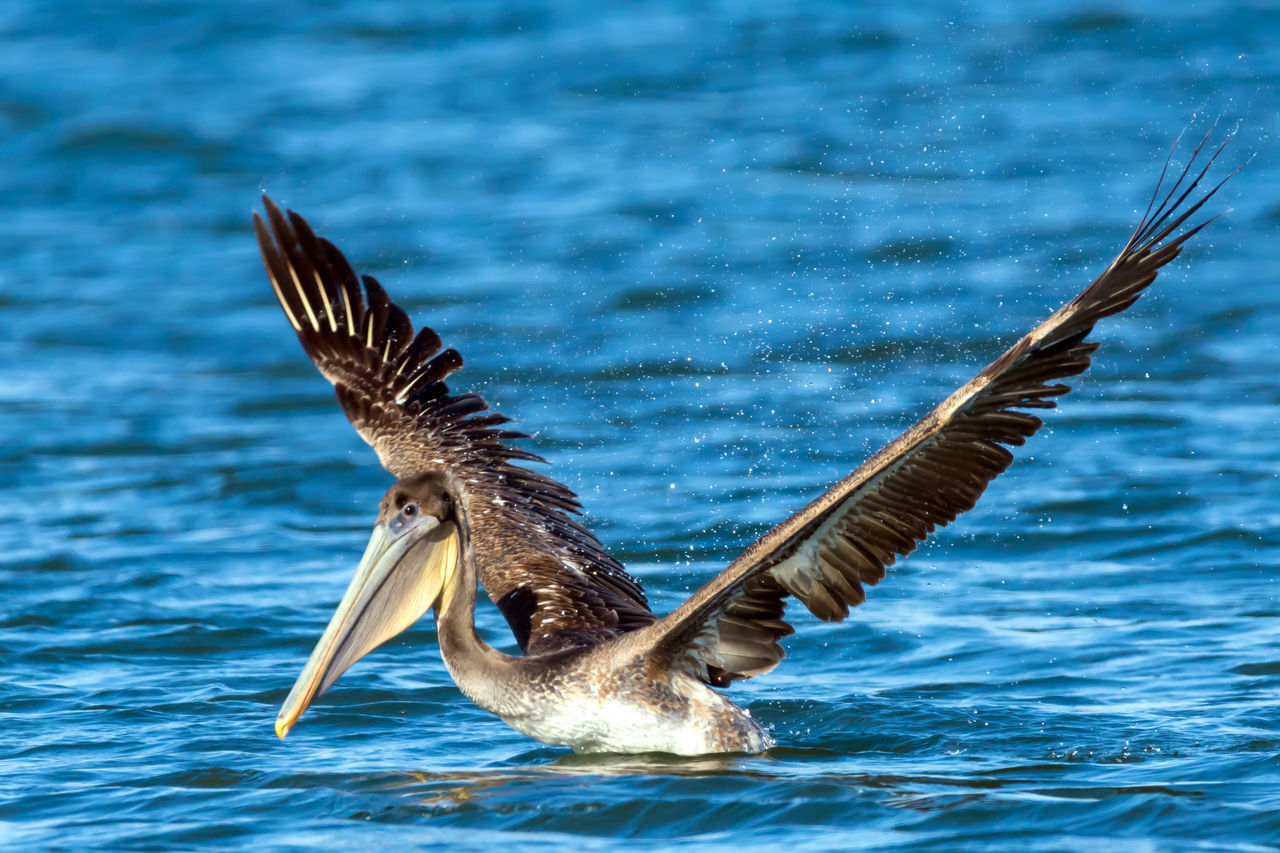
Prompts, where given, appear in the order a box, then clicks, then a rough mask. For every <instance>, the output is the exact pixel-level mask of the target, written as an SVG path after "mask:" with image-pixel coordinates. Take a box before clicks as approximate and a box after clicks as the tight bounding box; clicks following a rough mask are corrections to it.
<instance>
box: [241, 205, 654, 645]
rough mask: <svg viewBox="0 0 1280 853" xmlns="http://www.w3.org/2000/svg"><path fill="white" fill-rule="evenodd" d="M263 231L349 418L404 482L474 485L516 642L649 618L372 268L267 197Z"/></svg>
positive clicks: (603, 631)
mask: <svg viewBox="0 0 1280 853" xmlns="http://www.w3.org/2000/svg"><path fill="white" fill-rule="evenodd" d="M263 205H264V206H265V208H266V212H267V220H268V221H269V222H270V229H268V227H267V225H266V224H265V223H264V222H263V221H262V219H261V218H260V217H259V216H258V215H257V214H256V213H255V214H254V217H253V224H254V230H255V231H256V233H257V236H258V246H259V248H260V249H261V250H262V260H263V263H264V264H265V265H266V268H267V275H268V277H269V278H270V279H271V286H272V288H273V289H274V290H275V294H276V298H277V299H279V301H280V306H281V307H282V308H283V309H284V313H285V315H286V316H287V317H288V319H289V323H290V325H292V326H293V329H294V331H295V332H297V334H298V340H300V341H301V342H302V347H303V349H304V350H306V352H307V355H309V356H310V357H311V360H312V361H314V362H315V364H316V367H318V368H319V369H320V373H321V374H323V375H324V377H325V378H326V379H328V380H329V381H330V382H332V383H333V386H334V389H335V391H336V392H337V395H338V402H339V403H341V405H342V410H343V411H344V412H346V415H347V417H348V418H349V419H350V420H351V424H352V425H353V426H354V427H355V428H356V431H357V432H359V433H360V436H361V437H362V438H363V439H364V440H365V441H367V442H368V443H369V444H370V445H371V446H372V447H373V449H374V451H376V452H377V454H378V459H379V460H381V462H382V464H383V466H384V467H385V468H386V469H387V470H388V471H390V472H391V473H392V474H394V475H395V476H396V477H398V478H404V477H410V476H413V475H415V474H420V473H423V472H425V471H428V470H433V469H445V468H448V469H452V470H454V471H455V472H456V473H458V474H460V476H461V478H462V479H463V481H464V482H467V483H468V485H469V490H470V494H471V503H472V506H471V507H469V509H470V515H471V517H472V519H474V523H475V524H476V527H477V530H476V531H475V537H474V541H475V543H476V562H477V569H478V573H479V575H480V581H481V583H482V584H483V585H484V587H485V590H486V591H487V592H488V593H489V595H490V597H492V598H493V599H494V600H495V601H496V602H497V603H498V606H499V608H500V609H501V610H502V611H503V615H504V616H506V618H507V621H508V623H510V625H511V629H512V631H513V633H514V634H515V635H516V639H517V641H518V642H519V644H520V646H521V648H522V649H526V650H534V651H548V650H553V649H556V648H560V647H564V646H568V645H576V644H579V643H581V642H583V641H584V639H593V638H600V637H606V636H613V635H616V634H618V633H623V632H626V631H629V630H632V629H634V628H638V627H641V626H644V625H648V624H650V623H652V622H653V621H654V616H653V615H652V613H650V612H649V607H648V603H647V601H646V599H645V595H644V591H643V590H642V589H641V587H640V584H639V583H638V582H637V581H636V580H635V579H634V578H632V577H631V576H630V575H629V574H627V573H626V571H625V570H624V569H623V568H622V566H621V565H620V564H619V563H618V562H617V561H616V560H614V559H613V558H612V557H611V556H609V554H608V553H607V552H606V551H605V549H604V546H602V545H601V544H600V542H599V541H598V540H597V539H596V538H595V536H593V535H592V534H591V533H590V532H589V531H587V530H586V529H585V528H584V527H583V526H582V525H581V524H579V523H578V522H577V521H576V520H575V519H574V518H573V516H574V515H576V514H577V513H579V512H580V511H581V507H580V506H579V504H578V499H577V497H576V496H575V495H574V494H573V492H571V491H570V490H569V489H568V488H566V487H565V486H563V485H561V484H560V483H558V482H556V481H555V480H552V479H551V478H549V477H546V476H544V475H542V474H539V473H538V472H536V471H531V470H529V469H528V468H524V467H521V466H519V465H514V464H512V463H513V462H520V461H525V462H541V461H543V460H541V459H540V458H539V457H537V456H535V455H534V454H532V453H529V452H528V451H525V450H521V449H519V448H514V447H510V446H508V445H507V444H506V442H507V441H510V440H512V439H519V438H524V437H525V436H524V435H523V434H522V433H519V432H514V431H512V430H508V429H505V428H503V425H504V424H506V423H507V422H508V421H509V419H508V418H506V417H505V416H503V415H500V414H496V413H493V412H489V411H488V405H487V404H486V403H485V401H484V400H483V399H482V398H481V397H479V396H478V395H476V394H457V395H454V394H450V393H449V389H448V388H447V387H446V386H445V384H444V380H445V378H446V377H448V376H449V375H450V374H451V373H453V372H454V371H455V370H457V369H458V368H459V367H461V366H462V356H460V355H459V354H458V351H457V350H455V349H446V350H443V351H441V340H440V336H439V335H437V334H436V333H435V332H434V331H432V330H431V329H429V328H426V327H423V328H422V329H420V330H419V331H418V332H417V334H416V335H415V334H414V331H413V324H412V323H410V322H409V318H408V316H407V315H406V314H405V313H404V311H402V310H400V308H399V307H397V306H396V305H395V304H394V303H393V302H392V301H391V300H390V298H388V296H387V293H386V291H385V290H383V289H382V287H381V286H380V285H379V284H378V282H377V281H376V280H375V279H373V278H372V277H371V276H363V277H361V278H357V277H356V274H355V272H354V271H353V270H352V268H351V265H350V264H349V263H347V259H346V258H344V257H343V255H342V253H341V252H340V251H338V249H337V247H336V246H334V245H333V244H332V243H330V242H329V241H328V240H323V239H320V238H318V237H316V236H315V234H314V233H313V232H312V230H311V228H310V227H309V226H308V225H307V223H306V220H304V219H303V218H302V217H301V216H299V215H298V214H296V213H294V212H293V211H289V212H288V213H287V214H286V213H282V212H281V211H280V209H279V208H277V207H276V206H275V205H274V204H273V203H272V202H271V200H270V199H269V198H266V197H265V196H264V197H263Z"/></svg>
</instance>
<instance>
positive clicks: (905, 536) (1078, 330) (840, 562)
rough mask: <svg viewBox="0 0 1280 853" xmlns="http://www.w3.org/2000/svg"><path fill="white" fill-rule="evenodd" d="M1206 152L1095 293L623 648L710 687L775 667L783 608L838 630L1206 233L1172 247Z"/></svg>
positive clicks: (1146, 220) (961, 505)
mask: <svg viewBox="0 0 1280 853" xmlns="http://www.w3.org/2000/svg"><path fill="white" fill-rule="evenodd" d="M1207 139H1208V138H1207V137H1206V138H1205V140H1203V141H1202V142H1201V143H1200V145H1199V146H1197V147H1196V149H1195V151H1194V152H1193V153H1192V155H1191V158H1190V161H1189V162H1188V164H1187V167H1186V169H1184V171H1183V172H1182V174H1181V176H1180V177H1179V178H1178V179H1177V181H1175V182H1174V185H1173V188H1172V189H1171V190H1170V191H1169V193H1168V194H1167V195H1166V196H1165V197H1164V198H1163V199H1160V191H1161V186H1162V185H1163V182H1164V178H1165V175H1166V173H1167V170H1168V164H1166V166H1165V172H1162V173H1161V181H1160V184H1158V185H1157V187H1156V193H1155V194H1154V195H1153V196H1152V203H1151V205H1150V206H1149V207H1148V208H1147V212H1146V214H1145V215H1144V216H1143V219H1142V222H1141V223H1140V224H1139V225H1138V227H1137V229H1136V230H1135V231H1134V233H1133V235H1132V236H1131V237H1130V239H1129V241H1128V243H1127V244H1126V245H1125V247H1124V249H1123V250H1121V252H1120V254H1119V256H1117V257H1116V259H1115V260H1114V261H1112V263H1111V265H1110V266H1108V267H1107V269H1106V270H1105V271H1104V272H1103V273H1102V275H1100V276H1099V277H1098V278H1097V279H1096V280H1095V281H1094V282H1093V283H1092V284H1090V285H1089V286H1088V287H1086V288H1085V289H1084V290H1083V291H1081V292H1080V293H1079V294H1078V295H1077V296H1076V297H1075V298H1074V299H1072V300H1071V301H1070V302H1068V303H1067V304H1066V305H1064V306H1063V307H1062V308H1061V309H1059V310H1058V311H1057V312H1055V313H1054V314H1053V315H1052V316H1051V317H1050V318H1049V319H1048V320H1046V321H1045V322H1044V323H1042V324H1040V325H1039V326H1038V327H1036V328H1035V329H1034V330H1032V332H1031V333H1030V334H1028V335H1026V336H1025V337H1023V338H1022V339H1021V340H1019V341H1018V342H1017V343H1015V344H1014V345H1013V346H1012V347H1010V348H1009V349H1008V350H1007V351H1005V352H1004V353H1003V354H1002V355H1001V356H1000V357H999V358H997V359H996V360H995V361H994V362H992V363H991V364H990V365H989V366H988V367H987V368H986V369H984V370H982V371H981V372H980V373H979V374H978V375H977V376H976V377H974V378H973V379H972V380H971V381H970V382H968V383H966V384H965V385H964V386H963V387H962V388H960V389H959V390H958V391H956V392H955V393H954V394H952V395H951V396H950V397H948V398H947V399H946V400H944V401H943V402H942V404H941V405H939V406H938V407H937V408H935V409H934V410H933V411H932V412H930V413H929V414H927V415H925V417H924V418H922V419H921V420H920V421H919V422H918V423H916V424H915V425H914V426H912V427H911V428H910V429H908V430H907V431H906V432H905V433H903V434H902V435H900V436H898V438H896V439H894V440H893V441H892V442H890V443H889V444H888V445H887V446H885V447H884V448H883V449H881V450H880V451H879V452H878V453H876V454H875V455H874V456H872V457H871V458H870V459H869V460H867V461H866V462H865V463H863V464H862V465H861V466H860V467H859V468H858V469H857V470H855V471H854V472H853V473H851V474H849V476H847V477H845V478H844V479H843V480H841V481H840V482H838V483H836V484H835V485H834V486H832V487H831V488H830V489H828V490H827V492H826V493H824V494H823V495H822V496H821V497H819V498H817V499H816V500H815V501H813V502H812V503H810V504H809V505H808V506H807V507H805V508H804V509H803V510H801V511H800V512H798V513H796V514H795V515H793V516H792V517H791V518H789V519H787V520H786V521H784V522H783V523H781V524H779V525H778V526H777V527H775V528H773V529H772V530H770V531H769V532H768V533H766V534H765V535H764V536H763V537H762V538H761V539H760V540H759V541H757V542H756V543H755V544H753V545H752V546H751V547H750V548H748V549H747V550H746V552H745V553H743V555H742V556H741V557H739V558H738V559H737V560H735V561H734V563H733V564H732V565H730V566H729V567H728V568H727V569H725V570H724V571H723V572H721V573H720V575H718V576H717V577H716V578H715V579H714V580H712V581H711V583H709V584H707V585H706V586H705V587H703V588H702V589H701V590H699V591H698V592H697V593H696V594H695V595H694V596H693V597H692V598H690V599H689V601H687V602H685V604H683V605H682V606H680V607H679V608H678V609H677V610H676V611H675V612H674V613H672V614H671V615H670V616H667V617H666V618H664V619H663V620H661V621H660V622H658V623H657V624H656V625H653V626H652V627H650V628H647V629H645V630H644V631H643V632H642V633H640V634H637V635H636V636H635V637H634V638H633V643H634V646H633V648H634V649H635V650H636V651H637V652H638V653H640V654H642V655H648V656H650V658H651V659H652V660H654V661H655V663H656V664H658V665H666V666H676V667H678V668H683V669H685V670H686V671H688V672H690V673H692V674H694V675H696V676H698V677H701V678H703V679H706V680H707V681H708V682H710V683H712V684H724V683H727V682H728V681H731V680H733V679H740V678H749V677H751V676H753V675H758V674H760V673H763V672H767V671H768V670H769V669H771V668H772V667H773V666H774V665H776V664H777V662H778V661H779V660H781V659H782V655H783V651H782V648H781V646H779V645H778V643H777V640H778V639H779V638H781V637H783V636H785V635H786V634H788V633H790V630H791V629H790V626H788V625H787V624H786V623H785V622H783V621H782V620H781V616H782V608H783V604H784V599H785V597H786V596H787V595H794V596H796V597H797V598H798V599H800V601H801V602H803V603H804V604H805V606H806V607H808V608H809V610H811V611H812V612H813V613H814V614H815V615H817V616H818V617H819V618H821V619H825V620H829V621H835V620H840V619H843V618H845V617H846V616H847V615H848V613H849V608H850V607H855V606H857V605H858V604H860V603H862V601H863V599H864V597H865V593H864V587H865V586H868V585H874V584H876V583H877V582H878V581H879V580H880V579H881V578H883V577H884V575H885V568H886V567H887V566H891V565H893V563H894V561H895V560H896V559H897V558H898V557H901V556H906V555H907V554H909V553H911V551H912V550H914V549H915V547H916V545H917V543H919V542H920V541H922V540H923V539H924V538H925V537H926V536H928V535H929V533H931V532H933V530H934V529H935V528H937V527H940V526H943V525H946V524H949V523H950V522H952V521H954V520H955V518H956V516H957V515H959V514H960V513H962V512H964V511H965V510H968V509H971V508H972V507H973V505H974V503H975V502H976V501H977V499H978V498H979V497H980V496H981V495H982V492H983V491H984V490H985V489H986V487H987V484H988V483H990V482H991V480H992V479H994V478H995V477H996V476H998V475H999V474H1000V473H1001V472H1002V471H1004V470H1005V468H1007V467H1008V466H1009V464H1010V462H1012V461H1013V454H1011V453H1010V452H1009V450H1008V449H1007V447H1006V445H1008V446H1018V445H1021V444H1023V443H1024V442H1025V441H1026V439H1027V438H1028V437H1029V436H1031V435H1032V434H1034V433H1035V432H1036V430H1037V429H1039V427H1040V424H1041V421H1040V419H1039V418H1038V417H1036V416H1035V415H1032V414H1030V413H1028V412H1025V411H1020V410H1022V409H1033V410H1036V409H1051V408H1054V407H1055V406H1056V405H1057V403H1056V398H1057V397H1059V396H1061V395H1063V394H1065V393H1067V391H1068V390H1070V388H1069V386H1067V385H1064V384H1061V383H1059V382H1058V380H1060V379H1064V378H1066V377H1069V376H1074V375H1076V374H1079V373H1081V372H1083V371H1084V370H1085V369H1087V368H1088V366H1089V363H1090V360H1091V356H1092V354H1093V352H1094V350H1095V349H1097V346H1098V345H1097V344H1096V343H1093V342H1090V341H1086V340H1085V338H1086V337H1087V335H1088V334H1089V332H1090V331H1092V330H1093V326H1094V324H1095V323H1096V322H1097V321H1098V320H1099V319H1101V318H1102V317H1106V316H1109V315H1111V314H1114V313H1116V312H1118V311H1122V310H1124V309H1125V308H1127V307H1129V306H1130V305H1132V304H1133V303H1134V301H1135V300H1137V298H1138V296H1139V295H1140V294H1141V293H1142V291H1143V290H1144V289H1145V288H1146V287H1147V286H1149V285H1150V284H1151V282H1152V281H1154V280H1155V277H1156V273H1157V271H1158V270H1159V269H1160V268H1161V267H1162V266H1164V265H1165V264H1167V263H1169V262H1170V261H1172V260H1173V259H1174V258H1175V257H1177V255H1178V252H1179V251H1180V250H1181V247H1182V245H1183V244H1184V243H1185V242H1186V241H1187V240H1189V239H1190V238H1191V237H1192V236H1194V235H1195V234H1196V233H1197V232H1199V231H1200V229H1201V228H1203V227H1204V226H1205V225H1206V224H1208V222H1204V223H1200V224H1199V225H1196V226H1194V227H1192V228H1188V229H1187V230H1185V231H1183V232H1182V233H1181V234H1178V235H1177V236H1174V235H1175V234H1176V232H1177V230H1178V229H1179V228H1180V227H1181V226H1182V225H1183V224H1184V223H1185V222H1186V221H1187V219H1188V218H1189V217H1191V216H1192V215H1194V214H1195V213H1196V212H1197V211H1199V210H1200V208H1201V207H1202V206H1203V205H1204V203H1205V202H1206V201H1208V200H1209V199H1210V198H1211V197H1212V196H1213V194H1214V193H1215V192H1217V190H1218V189H1219V188H1220V187H1221V186H1222V183H1225V180H1226V179H1224V180H1223V182H1222V183H1219V184H1218V185H1217V186H1215V187H1213V188H1212V189H1210V190H1209V191H1208V192H1206V193H1205V194H1204V195H1203V196H1202V197H1201V198H1200V199H1199V200H1198V201H1196V202H1195V203H1194V204H1190V205H1189V206H1186V207H1183V204H1184V202H1186V201H1187V199H1188V198H1189V197H1190V195H1191V193H1192V192H1193V191H1194V190H1195V189H1196V187H1197V186H1198V185H1199V183H1200V181H1201V179H1202V178H1204V176H1205V173H1206V172H1207V171H1208V169H1209V166H1211V165H1212V164H1213V162H1214V160H1215V159H1216V158H1217V156H1218V154H1219V153H1221V151H1222V147H1223V146H1219V147H1218V149H1217V150H1216V151H1214V152H1213V153H1212V154H1211V155H1209V156H1208V158H1207V160H1208V162H1207V163H1205V164H1204V166H1203V168H1201V169H1200V171H1199V172H1198V173H1193V172H1192V168H1193V166H1195V165H1196V164H1197V160H1198V159H1199V155H1200V153H1201V151H1202V150H1203V149H1204V145H1205V142H1207ZM1224 145H1225V143H1224ZM1237 171H1238V170H1237ZM1232 174H1235V172H1232ZM1227 177H1228V178H1230V177H1231V175H1228V176H1227ZM1157 201H1159V204H1157V203H1156V202H1157ZM1209 221H1212V220H1209Z"/></svg>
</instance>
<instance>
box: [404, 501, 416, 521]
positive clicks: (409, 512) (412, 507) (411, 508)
mask: <svg viewBox="0 0 1280 853" xmlns="http://www.w3.org/2000/svg"><path fill="white" fill-rule="evenodd" d="M400 511H401V512H403V513H404V515H405V518H413V517H414V516H415V515H417V514H418V505H417V504H405V505H404V509H402V510H400Z"/></svg>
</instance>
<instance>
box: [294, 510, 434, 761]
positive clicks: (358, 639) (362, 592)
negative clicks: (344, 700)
mask: <svg viewBox="0 0 1280 853" xmlns="http://www.w3.org/2000/svg"><path fill="white" fill-rule="evenodd" d="M431 522H436V519H434V518H423V519H422V521H421V522H420V523H419V524H417V525H415V526H414V527H413V528H411V529H409V530H406V531H403V532H399V533H397V532H393V531H392V530H391V529H390V528H389V527H388V526H387V525H386V524H384V523H381V522H380V523H379V524H378V525H377V526H375V527H374V528H373V536H372V537H371V538H370V539H369V547H368V548H366V549H365V552H364V557H362V558H361V560H360V567H359V568H357V569H356V576H355V577H354V578H352V579H351V585H350V586H349V587H347V594H346V595H344V596H343V597H342V603H340V604H339V605H338V609H337V610H336V611H335V612H334V614H333V618H332V619H330V620H329V627H327V628H325V631H324V634H323V635H322V636H321V637H320V642H318V643H316V647H315V650H314V651H312V652H311V658H310V659H309V660H308V661H307V665H306V666H305V667H304V668H303V670H302V674H301V675H299V676H298V680H297V682H295V683H294V685H293V689H292V690H290V691H289V696H288V698H286V699H285V700H284V705H283V706H281V708H280V714H279V716H277V717H276V734H277V735H279V736H280V737H284V736H285V735H287V734H288V733H289V730H290V729H291V728H293V724H294V723H296V722H297V721H298V717H300V716H302V712H303V711H305V710H306V709H307V706H308V705H310V704H311V702H312V700H313V699H315V698H316V697H317V696H319V695H320V694H321V693H323V692H324V691H326V690H328V689H329V687H330V685H332V684H333V683H334V682H335V681H337V680H338V676H340V675H342V673H344V672H346V671H347V669H348V667H350V666H351V665H352V664H353V663H355V662H356V661H358V660H359V659H360V658H362V657H364V656H365V655H367V654H368V653H369V652H371V651H373V650H374V649H376V648H377V647H378V646H380V645H382V644H383V643H385V642H386V641H387V640H389V639H391V638H392V637H394V636H395V635H396V634H399V633H400V632H401V631H403V630H404V629H406V628H408V627H409V626H410V625H412V624H413V623H414V622H416V621H418V619H420V618H421V617H422V615H423V614H424V613H426V612H427V611H428V610H430V609H431V607H432V606H433V605H434V604H435V603H436V602H437V601H438V600H439V598H440V595H441V593H442V591H443V590H444V589H445V587H446V585H447V584H448V583H449V581H450V580H452V578H453V572H454V569H455V568H456V567H457V563H458V533H457V528H456V527H455V526H454V524H453V523H452V522H447V521H446V522H443V523H440V522H436V523H434V524H431Z"/></svg>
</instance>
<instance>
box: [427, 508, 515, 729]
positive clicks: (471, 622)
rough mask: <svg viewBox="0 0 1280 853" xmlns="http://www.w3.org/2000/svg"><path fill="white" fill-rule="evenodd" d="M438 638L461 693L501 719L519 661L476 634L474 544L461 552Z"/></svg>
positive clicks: (443, 607)
mask: <svg viewBox="0 0 1280 853" xmlns="http://www.w3.org/2000/svg"><path fill="white" fill-rule="evenodd" d="M463 535H464V536H466V535H467V534H466V532H465V531H464V532H463ZM436 636H437V638H438V640H439V643H440V656H441V657H442V658H444V664H445V666H446V667H447V668H448V670H449V674H450V675H451V676H453V680H454V683H456V684H457V685H458V689H459V690H461V691H462V692H463V694H465V695H466V696H467V698H468V699H470V700H471V701H473V702H475V703H476V704H477V705H479V706H480V707H481V708H484V709H485V710H487V711H492V712H494V713H497V714H499V715H501V714H502V713H503V712H504V711H505V710H507V709H506V708H505V705H506V704H507V703H506V702H505V701H504V695H503V694H504V691H503V690H502V685H503V684H504V683H505V682H506V681H508V680H509V676H510V674H511V672H512V670H513V668H514V666H513V664H514V661H515V659H514V658H512V657H511V656H509V655H505V654H503V653H502V652H499V651H498V650H497V649H495V648H493V646H490V645H489V644H488V643H486V642H485V641H484V640H482V639H480V635H479V634H477V633H476V567H475V559H474V555H473V554H472V553H471V543H470V542H464V543H463V545H462V547H461V548H460V549H459V555H458V566H457V570H456V571H455V572H454V575H453V578H452V579H451V580H450V582H449V584H448V585H447V586H446V587H445V590H444V592H443V594H442V596H441V600H440V604H439V606H438V607H437V608H436Z"/></svg>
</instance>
